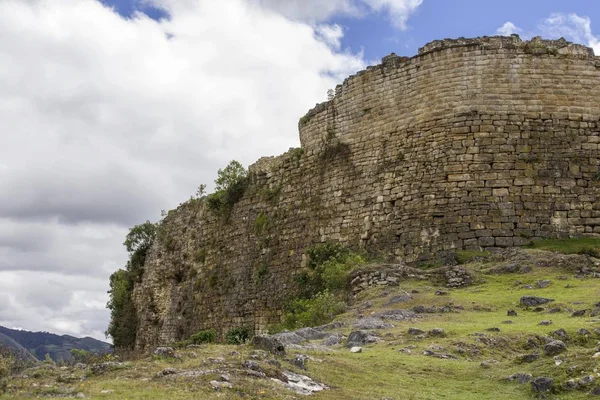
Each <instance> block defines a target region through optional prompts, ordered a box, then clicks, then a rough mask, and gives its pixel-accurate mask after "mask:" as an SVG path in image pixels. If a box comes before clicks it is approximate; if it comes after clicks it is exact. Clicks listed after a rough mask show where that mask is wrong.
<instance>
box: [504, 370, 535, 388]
mask: <svg viewBox="0 0 600 400" xmlns="http://www.w3.org/2000/svg"><path fill="white" fill-rule="evenodd" d="M532 378H533V377H532V376H531V374H525V373H522V372H519V373H516V374H512V375H510V376H508V377H507V378H506V380H508V381H517V382H519V383H520V384H521V385H524V384H525V383H527V382H530V381H531V379H532Z"/></svg>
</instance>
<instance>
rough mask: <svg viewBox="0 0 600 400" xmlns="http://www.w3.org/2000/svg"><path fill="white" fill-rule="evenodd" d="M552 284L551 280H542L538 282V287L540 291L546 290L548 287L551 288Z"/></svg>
mask: <svg viewBox="0 0 600 400" xmlns="http://www.w3.org/2000/svg"><path fill="white" fill-rule="evenodd" d="M551 283H552V281H551V280H548V279H544V280H542V281H538V282H537V283H536V286H537V287H538V288H539V289H544V288H547V287H548V286H550V284H551Z"/></svg>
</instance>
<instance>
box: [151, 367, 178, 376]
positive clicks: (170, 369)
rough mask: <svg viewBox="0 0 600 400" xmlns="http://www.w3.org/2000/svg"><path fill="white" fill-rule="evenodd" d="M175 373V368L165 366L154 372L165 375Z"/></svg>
mask: <svg viewBox="0 0 600 400" xmlns="http://www.w3.org/2000/svg"><path fill="white" fill-rule="evenodd" d="M176 373H177V370H176V369H175V368H165V369H163V370H162V371H160V372H159V373H157V374H156V376H157V377H158V376H167V375H175V374H176Z"/></svg>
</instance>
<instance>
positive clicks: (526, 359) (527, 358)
mask: <svg viewBox="0 0 600 400" xmlns="http://www.w3.org/2000/svg"><path fill="white" fill-rule="evenodd" d="M539 358H540V355H539V354H523V355H520V356H519V357H517V361H518V362H521V363H532V362H534V361H535V360H538V359H539Z"/></svg>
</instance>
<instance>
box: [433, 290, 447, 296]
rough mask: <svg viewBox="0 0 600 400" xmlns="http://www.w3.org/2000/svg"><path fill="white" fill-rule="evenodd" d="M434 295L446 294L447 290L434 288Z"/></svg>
mask: <svg viewBox="0 0 600 400" xmlns="http://www.w3.org/2000/svg"><path fill="white" fill-rule="evenodd" d="M435 295H436V296H447V295H448V292H446V291H445V290H436V291H435Z"/></svg>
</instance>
